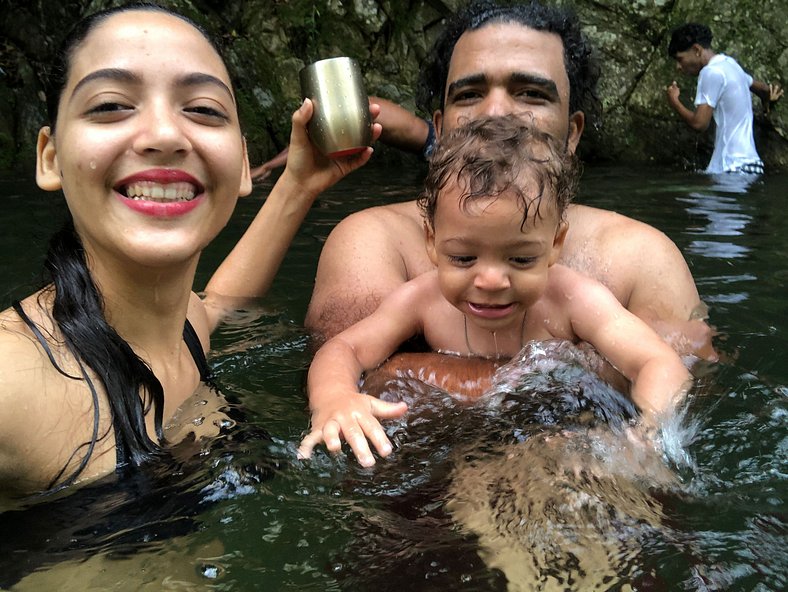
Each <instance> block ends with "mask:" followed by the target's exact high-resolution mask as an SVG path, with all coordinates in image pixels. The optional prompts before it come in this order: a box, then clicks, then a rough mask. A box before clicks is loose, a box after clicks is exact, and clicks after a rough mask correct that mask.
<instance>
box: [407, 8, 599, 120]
mask: <svg viewBox="0 0 788 592" xmlns="http://www.w3.org/2000/svg"><path fill="white" fill-rule="evenodd" d="M495 23H513V24H519V25H522V26H524V27H528V28H529V29H534V30H535V31H544V32H546V33H555V34H556V35H558V36H559V37H560V38H561V41H562V42H563V45H564V66H565V67H566V73H567V76H568V78H569V113H570V114H571V113H574V112H576V111H582V112H583V113H584V114H585V116H586V121H587V122H592V120H593V119H594V118H595V117H597V116H598V115H599V112H600V105H599V98H598V97H597V94H596V84H597V81H598V80H599V65H598V64H597V61H596V59H595V58H594V55H593V50H592V48H591V44H590V43H589V42H588V40H587V39H586V36H585V35H584V34H583V33H582V31H581V30H580V22H579V21H578V19H577V17H576V15H575V14H574V13H573V12H571V11H570V10H569V9H567V8H564V7H558V6H543V5H542V4H541V3H539V2H536V1H531V2H528V3H515V4H504V3H499V2H495V1H492V0H481V1H474V2H471V4H469V5H468V6H466V7H465V8H464V9H462V10H460V11H459V12H457V13H456V14H455V15H453V16H452V17H450V18H449V20H448V21H447V22H446V25H445V28H444V30H443V32H442V33H441V34H440V36H439V37H438V38H437V39H436V40H435V43H434V44H433V46H432V51H431V52H430V54H429V55H428V56H427V57H426V58H425V61H424V63H423V64H422V67H421V73H420V75H419V80H418V84H417V88H416V103H417V106H418V107H419V109H421V110H422V111H423V112H424V113H425V114H428V115H431V114H432V113H433V112H434V111H436V110H437V109H443V107H444V99H445V95H446V81H447V78H448V75H449V62H450V61H451V56H452V53H453V52H454V46H455V45H456V44H457V40H458V39H459V38H460V37H461V36H462V34H463V33H465V32H466V31H475V30H477V29H480V28H482V27H484V26H486V25H489V24H495ZM586 125H588V123H587V124H586Z"/></svg>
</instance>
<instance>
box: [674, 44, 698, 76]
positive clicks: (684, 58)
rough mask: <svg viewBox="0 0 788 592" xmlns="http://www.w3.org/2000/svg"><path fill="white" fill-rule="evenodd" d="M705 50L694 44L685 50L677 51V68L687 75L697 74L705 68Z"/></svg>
mask: <svg viewBox="0 0 788 592" xmlns="http://www.w3.org/2000/svg"><path fill="white" fill-rule="evenodd" d="M702 54H703V50H702V48H701V47H700V46H699V45H693V46H692V47H690V48H689V49H687V50H685V51H678V52H676V56H675V58H674V59H675V60H676V68H677V69H678V70H681V72H683V73H684V74H686V75H687V76H697V75H698V74H700V71H701V68H703V60H702V59H701V58H702Z"/></svg>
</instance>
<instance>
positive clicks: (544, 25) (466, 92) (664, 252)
mask: <svg viewBox="0 0 788 592" xmlns="http://www.w3.org/2000/svg"><path fill="white" fill-rule="evenodd" d="M597 78H598V71H597V69H596V68H595V65H594V63H593V61H592V57H591V48H590V46H589V44H588V43H587V41H586V39H585V37H584V36H583V34H582V33H581V31H580V27H579V23H578V21H577V19H576V17H574V15H572V14H570V13H568V12H567V11H566V10H565V9H564V8H560V7H547V6H542V5H540V4H538V3H529V4H526V5H516V6H511V7H499V6H497V5H496V4H495V3H491V2H482V3H478V2H477V3H474V4H472V5H470V6H469V7H468V8H466V9H465V10H463V11H461V12H460V13H458V14H457V15H455V16H454V17H453V18H452V19H450V21H449V22H448V23H447V24H446V28H445V30H444V32H443V34H442V35H441V36H440V37H439V38H438V39H437V40H436V43H435V46H434V47H433V51H432V55H431V58H430V60H429V61H428V64H427V67H426V68H425V69H424V71H423V72H422V74H421V85H422V87H423V90H422V92H421V93H420V94H421V95H422V96H421V99H422V100H421V103H422V104H421V105H420V106H421V107H422V108H423V109H424V110H425V111H429V110H433V109H434V115H433V123H434V127H435V132H436V134H437V136H438V138H440V134H441V133H442V132H443V131H444V130H450V129H452V128H454V127H456V126H458V125H461V124H462V123H464V122H467V121H469V120H471V119H475V118H477V117H481V116H486V115H500V114H507V113H517V114H519V115H523V114H525V113H529V114H530V117H531V118H532V119H533V122H534V125H535V126H536V127H537V128H539V129H541V130H543V131H546V132H548V133H549V134H551V135H553V136H554V137H557V138H562V139H563V142H564V145H565V146H566V149H567V150H570V151H575V149H576V148H577V145H578V142H579V141H580V137H581V135H582V133H583V129H584V126H585V122H586V118H585V114H584V110H588V107H589V105H591V104H593V102H594V101H595V85H596V81H597ZM566 219H567V221H568V223H569V231H568V234H567V237H566V242H565V243H564V250H563V251H562V254H561V257H560V260H559V261H560V262H561V263H563V264H564V265H566V266H568V267H571V268H573V269H575V270H577V271H580V272H582V273H584V274H586V275H588V276H590V277H593V278H595V279H597V280H598V281H600V282H602V283H603V284H605V285H606V286H607V287H608V288H609V289H610V290H611V291H612V292H613V294H614V295H615V296H616V298H617V299H618V300H619V301H620V302H621V303H622V304H623V305H624V306H625V307H626V308H627V309H629V310H630V311H631V312H633V313H634V314H636V315H637V316H638V317H640V318H641V319H643V320H644V321H645V322H646V323H648V324H649V325H651V326H652V327H653V328H654V329H655V330H656V331H657V332H658V333H659V334H660V335H661V336H662V337H663V338H665V339H666V340H667V341H669V342H670V343H671V344H672V345H673V346H674V347H675V348H676V349H677V350H678V351H679V352H680V353H695V354H698V355H701V356H703V357H707V358H713V357H714V352H713V350H712V348H711V344H710V331H709V328H708V326H707V325H706V324H705V323H704V322H703V321H702V320H700V319H699V318H698V316H697V315H698V312H699V311H700V310H701V308H702V305H701V302H700V298H699V296H698V291H697V289H696V287H695V283H694V281H693V279H692V275H691V274H690V271H689V269H688V267H687V264H686V262H685V261H684V258H683V257H682V255H681V253H680V251H679V250H678V248H677V247H676V245H675V244H673V242H672V241H671V240H670V239H668V238H667V237H666V236H665V235H664V234H662V233H661V232H659V231H658V230H656V229H654V228H652V227H651V226H648V225H646V224H643V223H641V222H638V221H635V220H632V219H630V218H626V217H624V216H621V215H619V214H616V213H614V212H610V211H605V210H600V209H596V208H591V207H588V206H583V205H571V206H570V207H569V209H568V211H567V214H566ZM431 268H432V264H431V263H430V260H429V258H428V257H427V252H426V248H425V234H424V228H423V222H422V217H421V214H420V212H419V210H418V207H417V205H416V202H415V201H409V202H403V203H395V204H390V205H385V206H379V207H374V208H369V209H366V210H363V211H360V212H356V213H354V214H352V215H350V216H348V217H347V218H346V219H344V220H343V221H342V222H341V223H339V224H338V225H337V226H336V228H334V230H333V231H332V232H331V234H330V236H329V237H328V240H327V241H326V244H325V246H324V248H323V251H322V254H321V257H320V262H319V266H318V270H317V277H316V280H315V288H314V292H313V294H312V300H311V302H310V305H309V310H308V312H307V317H306V321H305V324H306V326H307V327H308V328H309V329H310V330H311V331H312V332H313V333H314V334H315V335H317V336H318V338H321V339H327V338H329V337H331V336H333V335H335V334H337V333H339V332H340V331H342V330H343V329H345V328H346V327H348V326H349V325H351V324H353V323H355V322H356V321H357V320H359V319H361V318H364V317H366V316H367V315H369V314H370V313H371V312H372V311H374V310H375V309H376V308H377V306H378V304H379V303H380V301H381V300H382V299H383V297H385V296H386V295H387V294H389V293H390V292H391V291H392V290H394V289H395V288H396V287H397V286H399V285H401V284H403V283H404V282H406V281H408V280H410V279H412V278H414V277H416V276H417V275H420V274H422V273H424V272H426V271H427V270H429V269H431ZM424 355H430V354H424ZM444 358H445V356H444ZM426 360H427V358H420V359H418V360H413V359H411V360H408V361H407V362H403V361H402V360H400V362H401V364H402V365H404V366H407V365H410V364H417V365H420V366H423V365H425V364H427V362H426ZM446 362H447V360H442V362H441V364H444V365H443V366H441V370H444V371H446V372H450V373H454V372H459V373H460V374H461V376H458V380H468V379H473V377H474V376H479V375H482V374H483V373H484V372H487V373H488V374H489V372H490V369H489V368H487V367H485V364H483V363H482V364H480V365H474V367H470V363H469V362H467V361H465V360H461V361H459V363H456V364H455V366H456V367H448V365H447V364H446ZM479 366H481V367H479Z"/></svg>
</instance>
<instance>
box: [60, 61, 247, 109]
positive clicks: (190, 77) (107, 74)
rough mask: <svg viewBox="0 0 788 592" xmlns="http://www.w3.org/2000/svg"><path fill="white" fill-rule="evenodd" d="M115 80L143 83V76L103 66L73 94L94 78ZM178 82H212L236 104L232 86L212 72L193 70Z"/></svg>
mask: <svg viewBox="0 0 788 592" xmlns="http://www.w3.org/2000/svg"><path fill="white" fill-rule="evenodd" d="M102 79H103V80H115V81H117V82H125V83H131V84H141V83H142V78H140V76H138V75H137V74H135V73H134V72H132V71H131V70H125V69H123V68H102V69H101V70H96V71H94V72H91V73H90V74H88V75H86V76H85V77H84V78H82V79H81V80H80V81H79V82H77V84H76V85H75V86H74V90H73V91H72V93H71V94H72V95H74V94H76V92H77V91H78V90H79V89H80V88H82V87H83V86H85V85H86V84H88V83H90V82H92V81H94V80H102ZM176 84H177V85H179V86H200V85H203V84H211V85H214V86H216V87H218V88H220V89H221V90H223V91H224V92H225V93H227V95H228V96H229V97H230V99H232V101H233V104H235V96H234V95H233V92H232V91H231V90H230V87H229V86H227V85H226V84H225V83H224V82H222V80H221V79H219V78H217V77H216V76H213V75H212V74H206V73H204V72H193V73H189V74H185V75H183V76H181V77H180V78H178V80H177V81H176Z"/></svg>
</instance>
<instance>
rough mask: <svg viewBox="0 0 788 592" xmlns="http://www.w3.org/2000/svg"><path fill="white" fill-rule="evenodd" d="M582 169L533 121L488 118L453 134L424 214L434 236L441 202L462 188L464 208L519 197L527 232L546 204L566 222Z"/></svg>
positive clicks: (433, 165) (432, 174) (430, 180)
mask: <svg viewBox="0 0 788 592" xmlns="http://www.w3.org/2000/svg"><path fill="white" fill-rule="evenodd" d="M579 179H580V164H579V160H578V159H577V157H576V156H575V155H574V154H573V153H571V152H570V151H568V150H566V149H565V148H564V146H563V144H562V143H560V142H559V141H558V140H556V139H555V138H553V137H552V136H550V135H549V134H546V133H544V132H542V131H539V130H537V129H536V128H534V127H533V125H532V123H531V122H530V121H527V120H524V119H520V118H517V117H512V116H504V117H484V118H481V119H476V120H473V121H471V122H469V123H467V124H465V125H463V126H460V127H457V128H455V129H453V130H451V131H449V132H447V133H446V134H445V135H444V136H443V137H442V138H441V141H440V144H439V145H438V147H437V149H436V150H435V153H434V154H433V155H432V158H431V159H430V168H429V172H428V173H427V178H426V180H425V182H424V190H423V191H422V193H421V195H420V196H419V201H418V203H419V208H420V209H421V212H422V215H423V216H424V219H425V221H426V222H427V224H428V225H429V227H430V228H432V229H433V230H434V226H433V224H434V220H435V210H436V208H437V204H438V199H439V196H440V195H442V194H444V192H445V190H446V188H447V187H449V186H451V185H453V184H455V183H456V184H457V185H458V186H459V188H460V190H461V197H460V207H461V208H462V209H463V210H467V207H468V204H469V202H471V201H473V200H478V199H487V198H490V197H493V198H497V197H499V196H502V195H504V194H509V195H515V196H516V197H517V200H518V201H519V203H520V206H521V208H522V210H523V221H522V225H523V226H525V224H526V222H527V220H528V214H529V211H530V208H531V207H535V208H536V211H535V214H534V215H535V216H539V215H540V213H539V208H540V206H541V204H542V200H543V199H547V200H550V201H552V202H553V205H554V207H555V208H556V210H557V212H558V214H559V216H560V217H563V215H564V211H565V210H566V207H567V206H568V205H569V202H570V201H571V200H572V198H573V197H574V195H575V193H576V192H577V185H578V182H579Z"/></svg>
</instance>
